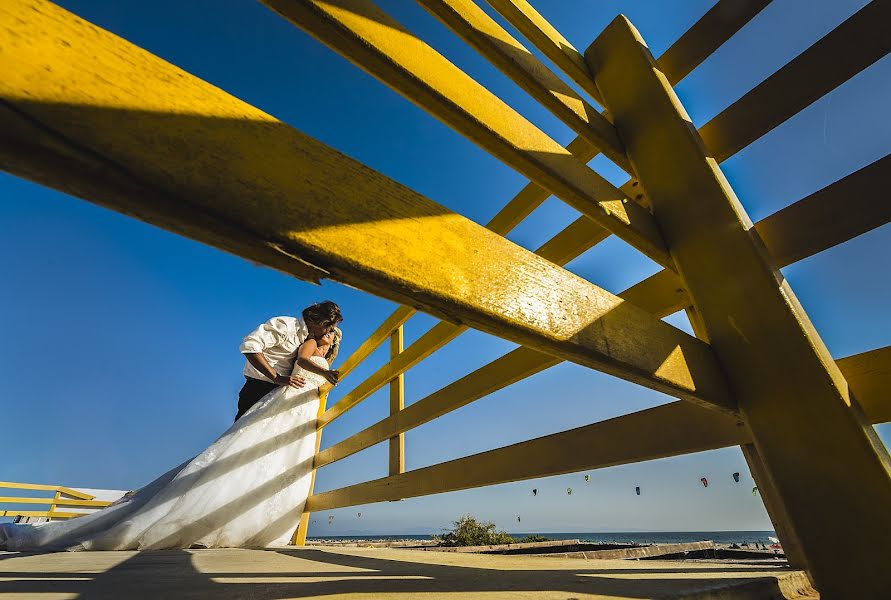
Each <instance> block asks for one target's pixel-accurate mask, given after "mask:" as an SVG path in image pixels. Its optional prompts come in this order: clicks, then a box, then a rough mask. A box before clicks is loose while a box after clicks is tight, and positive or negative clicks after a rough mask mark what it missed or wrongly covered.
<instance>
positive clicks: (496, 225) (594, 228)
mask: <svg viewBox="0 0 891 600" xmlns="http://www.w3.org/2000/svg"><path fill="white" fill-rule="evenodd" d="M768 1H769V0H768ZM731 3H732V4H733V6H730V4H731ZM762 4H763V2H761V0H744V3H743V4H741V3H740V1H739V0H720V1H719V2H718V3H717V4H715V6H714V7H712V9H711V10H709V12H708V13H706V14H705V15H704V16H703V17H702V19H700V21H698V22H697V24H696V25H695V26H694V27H692V28H691V29H690V30H689V31H687V32H686V33H684V34H683V35H682V36H681V37H680V38H679V39H678V40H677V41H676V42H675V43H674V44H673V45H672V46H671V47H670V48H669V49H668V50H666V52H665V54H663V55H662V57H661V58H660V59H659V60H660V61H661V60H663V59H665V60H666V67H665V68H666V70H667V74H668V77H669V81H671V82H672V83H677V82H678V81H680V80H681V79H683V78H684V77H685V76H686V75H687V74H688V73H689V72H690V71H692V70H693V69H694V68H696V67H697V66H698V65H699V64H700V63H701V62H702V61H703V60H705V58H707V57H708V56H709V55H710V54H711V53H712V52H713V51H714V50H716V49H717V48H718V47H719V46H721V45H722V44H723V43H724V42H725V41H726V40H727V39H729V38H730V37H731V36H733V34H734V33H736V31H738V30H739V29H740V28H742V27H743V25H745V24H746V23H747V22H748V21H749V20H750V19H752V18H753V17H754V16H755V15H756V14H757V13H758V12H759V10H760V8H761V5H762ZM730 9H732V10H730ZM728 11H730V12H733V13H734V14H735V15H736V18H734V19H727V18H726V15H727V14H728ZM705 23H707V24H708V26H706V25H704V24H705ZM660 65H661V62H660ZM586 68H587V67H586ZM566 149H567V150H568V151H569V152H570V153H571V154H572V155H573V156H575V157H576V158H578V159H579V160H580V161H581V162H583V163H587V162H588V161H590V160H591V159H593V158H594V157H595V156H597V154H599V151H598V150H597V148H596V147H595V146H594V145H593V144H591V143H590V142H588V141H587V140H586V139H585V138H583V137H577V138H575V139H574V140H573V141H572V142H570V143H569V145H567V146H566ZM627 186H628V187H630V188H631V190H632V193H634V198H635V200H637V201H639V202H642V203H643V204H645V205H646V204H648V202H647V201H646V196H645V193H643V191H642V189H641V188H639V187H635V186H633V182H629V184H627ZM549 195H550V192H548V191H547V190H545V189H544V188H542V187H540V186H539V185H538V184H536V183H534V182H530V183H528V184H527V185H526V186H525V187H524V188H523V189H522V190H520V192H519V193H518V194H517V195H516V196H515V197H514V198H513V199H512V200H511V201H510V202H508V204H507V205H505V206H504V208H502V209H501V210H500V211H498V213H497V214H496V215H495V216H494V217H493V218H492V219H491V220H490V221H489V223H488V224H487V225H486V227H487V228H488V229H489V230H491V231H494V232H495V233H498V234H501V235H506V234H507V233H509V232H510V231H511V230H512V229H513V228H514V227H516V226H517V225H518V224H519V223H520V222H521V221H522V220H523V219H525V218H526V217H528V216H529V215H530V214H531V213H532V211H534V210H535V209H536V208H537V207H538V206H540V205H541V203H542V202H544V201H545V200H546V199H547V198H548V196H549ZM608 235H609V232H608V231H607V230H605V229H603V228H602V227H600V226H598V225H597V224H596V223H594V222H593V221H592V220H591V219H589V218H588V217H584V216H583V217H580V218H579V219H577V220H576V221H575V222H574V223H572V224H571V225H570V226H569V227H567V228H566V229H564V230H563V231H561V232H560V233H559V234H557V236H555V237H554V238H552V239H551V240H550V241H549V242H547V243H545V244H544V245H543V246H541V247H540V248H539V249H538V250H536V254H538V255H539V256H541V257H543V258H546V259H547V260H550V261H551V262H553V263H555V264H558V265H564V264H566V263H568V262H569V261H570V260H572V259H573V258H575V257H576V256H579V255H581V254H582V253H583V252H585V251H586V250H588V249H590V248H591V247H593V246H594V245H595V244H597V243H598V242H600V241H602V240H603V239H605V238H606V237H607V236H608ZM665 279H667V278H665ZM676 281H677V278H673V279H672V282H671V283H672V284H673V283H674V282H676ZM675 289H676V288H675ZM680 296H681V298H680V302H681V304H680V305H679V306H677V308H675V309H674V310H671V311H669V312H668V313H665V314H671V313H672V312H675V311H676V310H681V309H682V308H683V307H684V306H687V305H689V298H688V297H687V296H686V292H685V291H684V290H681V293H680ZM626 299H628V298H626ZM632 304H636V302H634V301H632ZM643 308H645V307H643ZM645 310H646V308H645ZM399 311H411V314H414V310H413V309H410V308H407V307H402V308H400V309H398V310H397V312H396V313H394V316H395V315H396V314H397V313H398V312H399ZM649 312H656V311H649ZM659 316H664V315H659ZM391 318H392V317H391ZM375 347H376V346H375ZM357 353H358V351H357ZM366 356H367V355H366ZM362 359H364V356H362ZM360 360H361V359H360Z"/></svg>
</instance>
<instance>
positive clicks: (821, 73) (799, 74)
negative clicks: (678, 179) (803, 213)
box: [699, 0, 891, 162]
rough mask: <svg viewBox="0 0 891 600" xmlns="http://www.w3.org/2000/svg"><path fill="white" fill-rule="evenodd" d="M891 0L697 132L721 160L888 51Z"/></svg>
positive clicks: (857, 17) (868, 9)
mask: <svg viewBox="0 0 891 600" xmlns="http://www.w3.org/2000/svg"><path fill="white" fill-rule="evenodd" d="M889 22H891V2H888V1H887V0H875V1H873V2H870V3H868V4H867V5H866V6H864V7H863V8H861V9H860V10H859V11H857V12H856V13H855V14H854V15H852V16H851V17H849V18H848V19H847V20H846V21H845V22H844V23H842V24H841V25H839V26H838V27H836V28H835V29H833V30H832V31H831V32H829V33H828V34H826V36H825V37H823V38H822V39H820V40H819V41H818V42H817V43H815V44H814V45H813V46H811V47H810V48H808V49H807V50H805V51H804V52H802V53H801V54H800V55H798V56H797V57H796V58H794V59H793V60H792V61H790V62H789V63H788V64H786V65H785V66H784V67H783V68H781V69H780V70H779V71H777V72H776V73H774V74H773V75H771V76H770V77H768V78H767V79H766V80H764V81H763V82H761V83H760V84H759V85H757V86H756V87H755V88H754V89H752V90H751V91H749V92H748V93H747V94H746V95H745V96H743V97H742V98H740V99H739V100H738V101H736V102H734V103H733V104H732V105H731V106H730V107H728V108H727V109H725V110H723V111H722V112H721V113H720V114H719V115H718V116H716V117H715V118H713V119H712V120H711V121H709V122H708V123H706V124H705V125H704V126H703V127H702V128H701V129H700V130H699V133H700V135H701V136H702V140H703V141H704V142H705V145H706V147H707V148H708V149H709V151H710V153H711V154H710V156H711V157H712V158H714V159H715V160H717V161H718V162H722V161H724V160H726V159H727V158H728V157H730V156H733V155H734V154H736V153H737V152H739V151H740V150H742V149H743V148H745V147H746V146H747V145H749V144H750V143H751V142H752V141H754V140H756V139H758V138H760V137H761V136H763V135H764V134H766V133H767V132H768V131H770V130H771V129H773V128H774V127H776V126H777V125H779V124H780V123H783V122H784V121H785V120H786V119H788V118H789V117H791V116H792V115H794V114H796V113H798V112H799V111H800V110H802V109H803V108H805V107H806V106H809V105H810V104H811V103H813V102H814V101H815V100H817V99H818V98H821V97H823V96H824V95H826V94H828V93H829V92H831V91H832V90H834V89H835V88H836V87H838V86H839V85H841V84H843V83H844V82H846V81H847V80H848V79H850V78H851V77H853V76H854V75H856V74H857V73H859V72H860V71H862V70H863V69H865V68H866V67H868V66H870V65H871V64H873V63H874V62H876V61H877V60H879V59H880V58H882V57H883V56H885V55H886V54H888V52H889V51H891V39H889V36H888V33H887V27H886V25H887V23H889Z"/></svg>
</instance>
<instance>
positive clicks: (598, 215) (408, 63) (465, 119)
mask: <svg viewBox="0 0 891 600" xmlns="http://www.w3.org/2000/svg"><path fill="white" fill-rule="evenodd" d="M263 3H264V4H266V5H267V6H269V7H270V8H272V9H273V10H275V11H276V12H278V13H279V14H281V15H282V16H283V17H284V18H286V19H287V20H288V21H290V22H291V23H293V24H294V25H296V26H297V27H300V28H301V29H303V30H304V31H306V32H307V33H309V34H310V35H312V36H313V37H315V38H316V39H318V40H319V41H320V42H322V43H324V44H325V45H327V46H328V47H330V48H331V49H333V50H335V51H337V52H338V53H339V54H341V55H342V56H344V57H345V58H347V59H349V60H350V61H351V62H353V63H354V64H356V66H358V67H360V68H361V69H363V70H364V71H366V72H367V73H369V74H370V75H373V76H374V77H377V78H378V79H380V80H381V81H382V82H383V83H385V84H387V85H388V86H390V87H392V88H393V89H394V90H396V91H397V92H399V93H401V94H402V95H403V96H405V97H406V98H407V99H409V100H411V101H412V102H414V103H415V104H417V105H418V106H420V107H422V108H424V109H425V110H427V111H428V112H430V114H432V115H434V116H435V117H437V118H439V119H440V120H442V121H443V122H444V123H446V124H448V125H450V126H451V127H452V128H453V129H455V131H457V132H459V133H461V134H463V135H464V136H466V137H467V138H468V139H470V140H471V141H473V142H475V143H477V144H479V145H480V146H481V147H483V148H484V149H486V150H487V151H489V152H490V153H491V154H492V155H493V156H496V157H497V158H499V159H501V160H502V161H504V162H505V163H506V164H508V165H510V166H511V167H513V168H514V169H516V170H517V171H519V172H520V173H523V174H524V175H525V176H527V177H528V178H529V179H531V180H532V181H535V182H536V183H538V184H539V185H540V186H542V187H544V188H546V189H548V190H549V191H550V192H551V193H552V194H554V195H555V196H557V197H558V198H560V199H561V200H563V201H564V202H566V203H568V204H569V205H570V206H572V207H573V208H575V209H576V210H578V211H579V212H582V213H584V214H586V215H587V216H589V217H591V218H592V219H593V220H594V221H596V222H597V223H599V224H600V225H602V226H603V227H604V228H606V229H608V230H610V231H611V232H613V233H615V234H616V235H618V236H619V237H620V238H622V239H623V240H625V241H626V242H628V243H629V244H631V245H632V246H633V247H635V248H637V249H638V250H640V251H641V252H643V253H644V254H646V255H647V256H649V257H650V258H652V259H653V260H655V261H656V262H657V263H659V264H661V265H662V266H664V267H666V268H672V262H671V257H670V256H669V255H668V252H667V251H666V250H665V244H664V242H663V241H662V236H661V233H660V232H659V229H658V227H656V225H655V223H654V221H653V218H652V215H651V214H650V213H649V212H648V211H647V210H646V209H645V208H643V207H641V206H639V205H638V204H636V203H634V202H629V201H628V198H627V197H626V195H625V194H623V193H621V192H620V191H619V190H618V188H616V187H615V186H613V185H612V184H611V183H609V182H608V181H607V180H606V179H604V178H603V177H601V176H600V175H598V174H597V173H595V172H594V171H592V170H591V169H590V168H588V166H587V165H585V164H584V163H582V162H581V161H579V160H578V159H576V158H575V157H574V156H573V155H572V154H571V153H570V152H569V151H568V150H566V149H565V148H564V147H563V146H561V145H560V144H558V143H557V142H555V141H554V140H553V139H551V138H550V137H549V136H548V135H547V134H546V133H544V132H543V131H541V130H540V129H538V128H537V127H536V126H535V125H533V124H532V123H530V122H529V121H528V120H526V119H525V118H524V117H523V116H522V115H520V114H519V113H517V112H516V111H515V110H514V109H512V108H511V107H510V106H508V105H507V104H506V103H505V102H503V101H502V100H501V99H499V98H498V97H497V96H495V95H494V94H492V93H491V92H489V90H487V89H486V88H485V87H483V86H482V85H480V84H479V83H477V82H476V81H474V80H473V79H472V78H471V77H469V76H468V75H467V74H466V73H464V72H463V71H461V70H460V69H459V68H457V67H456V66H455V65H453V64H452V63H450V62H449V61H448V60H447V59H446V58H445V57H444V56H442V55H441V54H439V53H438V52H437V51H436V50H434V49H433V48H431V47H430V46H428V45H427V44H425V43H424V42H423V41H422V40H420V39H418V38H416V37H415V36H413V35H412V34H411V32H409V31H408V30H406V29H405V28H404V27H402V25H400V24H399V23H398V22H396V21H395V20H393V19H392V18H390V16H389V15H387V14H386V13H384V12H383V11H381V10H380V9H379V8H377V6H375V5H374V3H372V2H371V1H370V0H327V1H326V0H263Z"/></svg>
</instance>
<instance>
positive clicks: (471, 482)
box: [307, 402, 749, 511]
mask: <svg viewBox="0 0 891 600" xmlns="http://www.w3.org/2000/svg"><path fill="white" fill-rule="evenodd" d="M691 431H693V432H698V434H697V435H694V436H692V437H691V435H690V432H691ZM747 441H749V436H748V434H747V433H746V430H745V428H744V427H739V426H737V421H736V420H735V419H733V418H731V417H728V416H726V415H724V414H722V413H719V412H717V411H711V410H706V409H703V408H700V407H697V406H695V405H692V404H689V403H686V402H674V403H671V404H667V405H664V406H659V407H656V408H652V409H649V410H645V411H641V412H636V413H632V414H630V415H624V416H622V417H618V418H616V419H611V420H608V421H602V422H600V423H594V424H593V425H587V426H585V427H579V428H577V429H572V430H569V431H564V432H561V433H556V434H553V435H549V436H545V437H541V438H536V439H533V440H529V441H526V442H521V443H519V444H514V445H512V446H506V447H504V448H498V449H496V450H490V451H488V452H483V453H480V454H474V455H472V456H467V457H464V458H459V459H457V460H452V461H449V462H445V463H440V464H438V465H433V466H430V467H426V468H423V469H416V470H413V471H407V472H405V473H403V474H401V475H395V476H392V477H384V478H382V479H376V480H373V481H369V482H365V483H360V484H356V485H352V486H349V487H345V488H340V489H336V490H331V491H329V492H323V493H320V494H315V495H313V496H310V498H309V500H308V501H307V504H308V505H309V506H310V508H311V510H313V511H320V510H331V509H334V508H342V507H346V506H355V505H359V504H367V503H370V502H384V501H388V500H398V499H400V498H413V497H415V496H424V495H428V494H439V493H443V492H450V491H455V490H463V489H468V488H474V487H480V486H486V485H494V484H497V483H504V482H508V481H522V480H524V479H533V478H536V477H548V476H551V475H560V474H563V473H574V472H577V471H582V470H589V469H599V468H603V467H609V466H615V465H621V464H626V463H631V462H639V461H642V460H651V459H656V458H664V457H667V456H678V455H681V454H689V453H691V452H701V451H704V450H714V449H716V448H723V447H726V446H730V445H738V444H744V443H746V442H747ZM629 493H633V491H632V490H629Z"/></svg>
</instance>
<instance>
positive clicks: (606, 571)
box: [0, 548, 817, 600]
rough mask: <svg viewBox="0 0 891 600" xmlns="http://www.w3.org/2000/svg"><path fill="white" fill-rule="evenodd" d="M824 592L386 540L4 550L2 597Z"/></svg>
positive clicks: (700, 567) (747, 576)
mask: <svg viewBox="0 0 891 600" xmlns="http://www.w3.org/2000/svg"><path fill="white" fill-rule="evenodd" d="M312 597H325V598H329V599H335V598H350V599H351V600H355V599H359V598H375V599H380V598H391V599H400V600H408V599H409V598H424V599H428V598H449V599H453V600H463V599H470V598H474V599H476V598H485V599H490V598H491V599H494V598H560V599H562V600H567V599H571V598H578V599H581V598H610V599H615V598H685V599H693V598H696V599H700V598H721V599H722V600H723V599H729V598H759V599H760V598H816V597H817V596H815V595H814V592H813V590H811V589H810V587H809V584H808V580H807V577H806V576H805V575H804V573H802V572H800V571H792V570H790V569H788V568H783V567H781V566H779V565H774V564H771V563H767V564H762V563H744V562H736V563H721V562H670V561H623V560H575V559H563V558H543V557H533V556H484V555H468V554H457V553H435V552H417V551H412V550H396V549H383V548H281V549H263V550H237V549H226V550H179V551H163V552H62V553H56V554H18V553H12V552H0V598H2V599H4V600H6V599H8V598H33V599H36V598H40V599H41V600H51V599H52V600H55V599H60V598H81V599H94V598H122V599H127V600H130V599H134V600H135V599H142V598H146V599H148V598H151V599H164V600H170V599H174V598H213V599H228V598H252V599H261V600H265V599H279V598H312Z"/></svg>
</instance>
